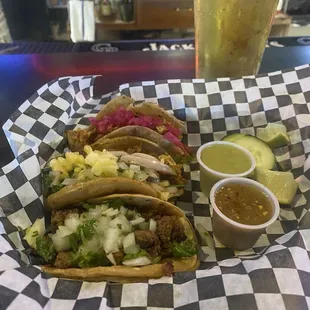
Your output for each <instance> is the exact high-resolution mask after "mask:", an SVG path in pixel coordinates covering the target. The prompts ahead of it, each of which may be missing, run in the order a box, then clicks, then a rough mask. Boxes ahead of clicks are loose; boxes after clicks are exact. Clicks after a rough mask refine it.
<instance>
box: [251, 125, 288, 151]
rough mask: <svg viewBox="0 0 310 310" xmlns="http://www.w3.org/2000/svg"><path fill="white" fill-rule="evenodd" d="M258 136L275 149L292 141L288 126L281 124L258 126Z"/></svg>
mask: <svg viewBox="0 0 310 310" xmlns="http://www.w3.org/2000/svg"><path fill="white" fill-rule="evenodd" d="M256 136H257V138H259V139H261V140H263V141H264V142H266V143H267V144H268V146H270V147H271V148H273V149H275V148H278V147H281V146H285V145H288V144H289V143H290V139H289V137H288V135H287V132H286V128H285V126H284V125H281V124H271V123H269V124H268V125H267V126H266V127H265V128H257V130H256Z"/></svg>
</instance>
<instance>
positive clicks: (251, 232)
mask: <svg viewBox="0 0 310 310" xmlns="http://www.w3.org/2000/svg"><path fill="white" fill-rule="evenodd" d="M232 183H235V184H236V183H237V184H244V185H250V186H253V187H255V188H257V189H258V190H259V191H261V192H263V193H264V194H265V195H267V197H268V199H269V201H270V203H271V205H272V211H273V214H272V216H271V218H270V219H269V220H268V221H266V223H263V224H259V225H246V224H241V223H238V222H235V221H233V220H232V219H230V218H229V217H227V216H226V215H224V214H223V213H222V212H221V211H220V210H219V208H218V207H217V205H216V203H215V195H216V193H217V191H218V190H219V189H221V188H222V187H223V186H225V185H227V184H232ZM210 202H211V206H212V208H213V216H212V226H213V233H214V235H215V237H216V238H217V240H218V241H219V242H220V243H222V244H223V245H225V246H228V247H232V248H233V249H235V250H239V251H242V250H246V249H248V248H251V247H252V246H253V245H254V244H255V243H256V241H257V240H258V239H259V237H260V236H261V235H262V234H263V233H264V231H265V229H266V227H268V226H269V225H271V224H272V223H273V222H275V220H276V219H277V218H278V216H279V212H280V206H279V202H278V200H277V198H276V197H275V195H274V194H273V193H272V192H271V191H270V190H269V189H268V188H267V187H265V186H264V185H262V184H260V183H258V182H256V181H253V180H250V179H246V178H230V179H225V180H221V181H219V182H217V183H216V184H215V185H214V186H213V187H212V189H211V193H210Z"/></svg>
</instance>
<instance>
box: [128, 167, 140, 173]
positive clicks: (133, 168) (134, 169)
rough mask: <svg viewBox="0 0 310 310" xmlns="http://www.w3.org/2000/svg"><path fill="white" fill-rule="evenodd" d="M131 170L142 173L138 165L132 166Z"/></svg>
mask: <svg viewBox="0 0 310 310" xmlns="http://www.w3.org/2000/svg"><path fill="white" fill-rule="evenodd" d="M129 169H130V170H132V171H134V172H140V171H141V168H140V166H138V165H130V166H129Z"/></svg>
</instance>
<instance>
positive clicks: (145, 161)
mask: <svg viewBox="0 0 310 310" xmlns="http://www.w3.org/2000/svg"><path fill="white" fill-rule="evenodd" d="M121 161H124V162H125V163H128V164H131V165H130V167H131V166H132V164H134V165H139V166H141V167H144V168H150V169H154V170H156V171H159V172H162V173H165V174H170V175H175V172H174V171H173V169H171V167H169V166H168V165H166V164H164V163H162V162H160V161H158V160H157V159H156V160H153V159H152V160H151V159H149V158H144V157H141V156H140V157H139V156H133V155H124V156H122V157H121ZM130 169H131V168H130Z"/></svg>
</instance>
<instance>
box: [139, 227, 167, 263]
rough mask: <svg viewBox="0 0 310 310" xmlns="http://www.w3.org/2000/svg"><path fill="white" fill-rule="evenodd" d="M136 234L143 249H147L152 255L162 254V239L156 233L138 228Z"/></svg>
mask: <svg viewBox="0 0 310 310" xmlns="http://www.w3.org/2000/svg"><path fill="white" fill-rule="evenodd" d="M134 234H135V239H136V242H137V244H139V246H140V247H141V249H144V250H146V251H147V252H148V253H149V254H150V255H151V256H152V257H156V256H159V255H160V252H161V248H160V241H159V239H158V236H157V235H156V234H154V233H153V232H151V231H149V230H136V231H135V232H134Z"/></svg>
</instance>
